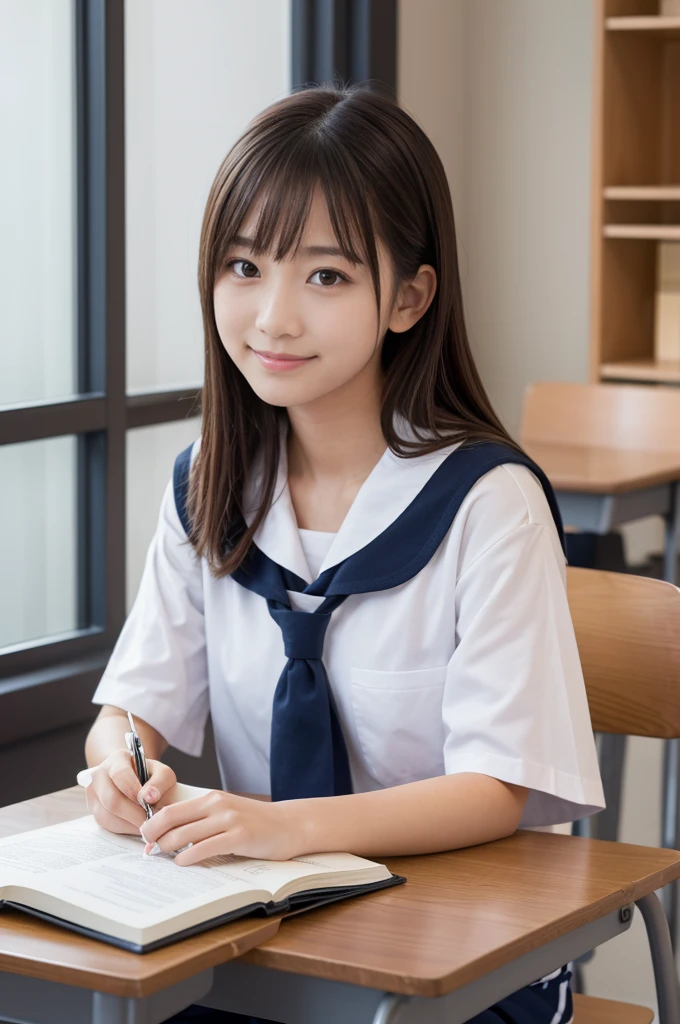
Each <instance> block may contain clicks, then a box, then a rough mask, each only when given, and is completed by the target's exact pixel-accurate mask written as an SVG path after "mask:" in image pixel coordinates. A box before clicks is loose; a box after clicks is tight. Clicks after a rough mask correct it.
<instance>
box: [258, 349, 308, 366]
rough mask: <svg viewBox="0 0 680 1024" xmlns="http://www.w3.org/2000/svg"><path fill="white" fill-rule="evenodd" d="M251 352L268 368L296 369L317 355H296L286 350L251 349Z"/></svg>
mask: <svg viewBox="0 0 680 1024" xmlns="http://www.w3.org/2000/svg"><path fill="white" fill-rule="evenodd" d="M251 352H252V353H253V355H255V357H256V358H257V359H258V360H259V362H260V363H261V364H262V365H263V366H264V367H265V369H267V370H295V369H297V368H298V367H300V366H304V365H305V364H306V363H310V362H311V361H312V360H313V359H316V356H295V355H291V354H290V353H284V352H264V351H260V350H258V349H255V348H253V349H251Z"/></svg>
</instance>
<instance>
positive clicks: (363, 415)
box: [288, 382, 387, 486]
mask: <svg viewBox="0 0 680 1024" xmlns="http://www.w3.org/2000/svg"><path fill="white" fill-rule="evenodd" d="M353 390H354V391H355V393H354V394H353V395H352V396H351V401H349V400H348V396H344V395H342V394H341V393H340V392H341V389H339V390H338V391H336V392H333V393H332V394H331V395H326V396H324V398H323V400H319V401H318V402H310V403H308V404H307V405H304V406H296V407H294V408H289V409H288V417H289V419H290V426H291V429H290V431H289V434H288V474H289V476H293V477H297V478H298V479H300V478H305V479H307V480H310V481H317V482H318V481H322V480H331V479H332V480H333V481H334V482H335V484H336V486H337V485H339V486H342V485H343V484H349V483H352V482H356V481H359V482H363V481H364V480H365V479H366V477H367V476H368V474H369V473H370V472H371V470H372V469H373V467H374V466H375V465H376V463H377V462H378V461H379V459H380V458H381V457H382V455H383V453H384V451H385V448H386V446H387V445H386V441H385V438H384V437H383V433H382V429H381V427H380V388H379V382H377V383H376V384H375V385H373V386H368V387H365V388H364V389H363V394H357V393H356V389H353Z"/></svg>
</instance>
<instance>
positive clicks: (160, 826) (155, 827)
mask: <svg viewBox="0 0 680 1024" xmlns="http://www.w3.org/2000/svg"><path fill="white" fill-rule="evenodd" d="M207 815H208V809H207V807H206V804H205V797H202V796H197V797H194V799H193V800H182V801H181V802H180V803H177V804H168V805H167V807H163V809H162V810H160V811H156V813H155V814H154V815H153V817H151V818H149V820H148V821H146V822H141V824H143V825H144V831H143V832H142V835H143V836H144V838H145V839H146V841H147V842H148V843H156V842H158V841H159V840H160V838H161V836H164V835H165V833H166V832H169V831H170V830H171V829H174V828H179V827H180V826H181V825H189V824H190V823H191V822H194V821H200V820H201V819H202V818H205V817H207ZM174 849H176V847H174Z"/></svg>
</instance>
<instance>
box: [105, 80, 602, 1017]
mask: <svg viewBox="0 0 680 1024" xmlns="http://www.w3.org/2000/svg"><path fill="white" fill-rule="evenodd" d="M199 287H200V295H201V304H202V312H203V321H204V330H205V360H206V363H205V387H204V390H203V421H202V431H201V437H200V441H197V442H196V443H195V444H194V445H193V446H191V448H190V449H187V451H186V452H184V453H182V455H181V456H180V457H178V460H177V462H176V465H175V472H174V474H173V481H170V482H169V483H168V487H167V489H166V492H165V496H164V498H163V502H162V506H161V511H160V517H159V522H158V528H157V531H156V534H155V536H154V538H153V541H152V543H151V546H150V548H149V553H148V556H147V560H146V565H145V568H144V574H143V577H142V582H141V585H140V588H139V593H138V595H137V598H136V601H135V604H134V606H133V608H132V610H131V612H130V615H129V617H128V619H127V621H126V623H125V626H124V628H123V630H122V632H121V634H120V637H119V640H118V643H117V644H116V647H115V650H114V652H113V654H112V656H111V659H110V662H109V664H108V666H107V669H106V672H105V673H104V676H103V678H102V680H101V682H100V684H99V687H98V688H97V691H96V694H95V697H94V700H95V702H97V703H100V704H103V705H105V706H104V707H103V708H102V710H101V712H100V715H99V717H98V719H97V721H96V722H95V724H94V725H93V727H92V730H91V732H90V735H89V737H88V740H87V746H86V754H87V760H88V764H89V765H91V766H98V767H96V768H95V771H94V772H93V784H92V785H91V786H90V787H89V789H88V803H89V806H90V810H91V811H92V812H93V814H94V815H95V817H96V819H97V821H98V822H99V823H100V824H101V825H103V826H104V827H106V828H108V829H111V830H113V831H117V832H135V831H136V830H137V829H139V828H140V826H142V825H143V826H144V832H143V834H144V837H145V838H146V839H147V841H148V842H149V843H151V844H152V845H151V846H147V851H151V850H156V851H157V850H158V849H160V850H161V851H164V852H171V851H174V850H177V849H179V848H180V847H186V846H187V844H189V843H191V844H192V845H191V846H190V847H188V848H187V849H185V850H184V852H182V853H180V854H178V855H177V856H176V858H175V860H176V863H177V864H179V865H185V864H193V863H196V862H197V861H200V860H202V859H203V858H205V857H210V856H213V855H215V854H227V853H235V854H241V855H245V856H251V857H264V858H272V859H285V858H289V857H295V856H301V855H304V854H308V853H313V852H320V851H333V850H344V851H349V852H353V853H356V854H360V855H365V856H368V857H383V856H389V855H399V854H419V853H428V852H434V851H440V850H451V849H455V848H456V847H461V846H466V845H470V844H474V843H484V842H488V841H490V840H494V839H498V838H500V837H502V836H508V835H510V834H511V833H512V832H514V831H515V829H516V828H517V827H518V826H523V827H532V826H534V827H535V826H539V827H540V826H551V825H553V824H555V823H559V822H568V821H571V820H572V819H574V818H578V817H583V816H584V815H588V814H592V813H593V812H595V811H598V810H600V809H601V808H602V807H603V806H604V800H603V795H602V787H601V783H600V776H599V772H598V766H597V760H596V756H595V748H594V742H593V735H592V731H591V726H590V719H589V715H588V707H587V703H586V697H585V690H584V685H583V677H582V674H581V669H580V664H579V658H578V652H577V648H576V643H575V638H574V632H573V627H572V624H571V620H570V616H569V608H568V604H567V598H566V592H565V559H564V555H563V551H562V546H561V539H562V537H561V524H560V521H559V513H558V512H557V508H556V505H555V502H554V495H553V493H552V490H551V488H550V485H549V483H548V481H547V480H546V479H545V477H544V475H543V474H542V473H541V470H540V469H539V468H538V467H537V466H535V464H533V463H531V462H530V460H529V459H528V458H527V457H526V456H524V455H523V453H522V452H521V450H520V449H519V447H518V446H517V445H516V444H515V443H514V442H513V441H512V439H511V438H510V437H509V435H508V434H507V433H506V432H505V430H504V429H503V427H502V425H501V424H500V422H499V420H498V418H497V417H496V415H495V413H494V411H493V409H492V408H491V406H490V404H489V400H488V398H487V396H486V393H485V391H484V388H483V386H482V384H481V381H480V379H479V375H478V373H477V370H476V368H475V365H474V362H473V359H472V356H471V353H470V349H469V346H468V341H467V337H466V330H465V323H464V318H463V303H462V297H461V287H460V280H459V273H458V261H457V255H456V244H455V234H454V222H453V211H452V208H451V199H450V193H449V188H448V184H447V180H446V175H445V172H444V169H443V167H442V164H441V161H440V159H439V157H438V156H437V153H436V152H435V149H434V147H433V146H432V144H431V142H430V141H429V140H428V138H427V137H426V136H425V134H424V133H423V132H422V130H421V129H420V128H419V127H418V125H417V124H416V123H415V122H414V121H413V120H412V119H411V118H410V117H409V116H408V115H407V114H406V113H405V112H404V111H403V110H401V109H400V108H399V107H398V106H397V105H396V104H395V103H394V102H393V101H392V100H391V99H389V98H388V97H386V96H384V95H381V94H379V93H376V92H373V91H369V90H367V89H365V88H361V87H358V86H352V87H349V88H339V87H337V88H336V87H327V86H324V87H318V88H311V89H305V90H303V91H300V92H296V93H294V94H293V95H290V96H288V97H286V98H285V99H283V100H281V101H280V102H277V103H275V104H273V105H272V106H270V107H269V108H267V109H266V110H265V111H264V112H263V113H262V114H260V115H259V116H258V117H257V118H255V120H254V121H253V122H251V124H250V125H249V126H248V128H247V130H246V131H245V133H244V134H243V136H242V137H241V138H240V139H239V140H238V142H237V143H236V144H235V145H234V147H233V148H232V149H231V151H230V152H229V154H228V155H227V157H226V159H225V160H224V162H223V164H222V166H221V167H220V169H219V171H218V173H217V177H216V178H215V181H214V183H213V186H212V189H211V191H210V195H209V198H208V202H207V206H206V210H205V215H204V219H203V227H202V232H201V241H200V256H199ZM121 709H124V710H130V711H132V712H133V714H134V715H135V718H136V719H137V721H138V723H139V731H140V734H141V736H142V740H143V742H144V744H145V747H146V750H147V753H148V754H149V755H150V756H151V757H152V758H153V759H154V760H152V767H153V775H152V776H151V778H150V780H149V782H148V784H147V785H146V786H145V787H144V791H143V793H141V796H142V797H143V798H144V799H146V800H148V801H150V802H151V803H156V805H157V807H158V808H160V809H158V810H157V813H155V814H154V816H153V818H152V819H151V820H150V821H148V822H146V821H145V816H144V813H143V811H142V809H141V807H140V806H139V803H138V802H137V799H138V797H139V796H140V791H139V790H140V787H139V784H138V783H137V781H136V778H135V775H134V773H133V771H132V768H131V764H130V757H129V754H128V753H127V751H126V749H125V743H124V733H125V731H126V729H127V724H126V718H125V716H124V714H123V713H122V710H121ZM208 712H210V714H211V716H212V723H213V728H214V732H215V739H216V746H217V752H218V758H219V764H220V770H221V774H222V779H223V785H224V792H212V793H210V794H209V795H208V796H205V797H200V798H197V799H195V800H191V801H187V802H185V803H182V804H176V805H174V806H170V805H169V806H167V807H165V808H163V800H162V797H163V793H164V792H165V791H166V790H167V789H168V788H169V786H171V785H172V784H173V783H174V781H175V778H174V775H173V773H172V771H171V770H170V769H169V768H167V767H166V766H164V765H162V764H161V763H160V761H159V759H160V757H161V756H162V754H163V751H164V750H165V748H166V746H167V745H168V744H172V745H173V746H175V747H178V748H179V749H180V750H183V751H186V752H187V753H189V754H195V755H198V754H200V752H201V747H202V742H203V731H204V727H205V723H206V719H207V715H208ZM239 793H261V794H262V793H264V794H271V796H272V801H271V802H263V801H259V800H253V799H249V798H248V797H244V796H240V795H237V794H239ZM153 844H157V845H153ZM451 926H452V928H453V927H455V922H452V923H451ZM284 927H285V926H284ZM569 978H570V971H569V969H568V966H567V967H564V968H563V969H561V970H558V971H556V972H554V973H553V975H551V976H548V977H546V978H544V979H538V981H537V982H536V983H534V984H533V985H530V986H527V987H525V988H523V989H521V990H519V991H518V992H517V993H515V995H513V996H511V997H509V998H508V999H504V1000H502V1002H501V1003H499V1004H496V1006H495V1007H492V1008H490V1009H489V1010H488V1011H485V1013H483V1014H481V1016H480V1017H479V1018H475V1021H476V1024H492V1022H498V1021H500V1020H502V1021H504V1022H506V1024H507V1022H508V1021H510V1022H516V1024H519V1022H521V1024H543V1022H546V1024H548V1022H552V1024H558V1022H564V1024H566V1022H567V1021H568V1020H569V1019H570V1017H571V998H570V993H569ZM199 1017H200V1019H206V1020H211V1021H212V1020H216V1021H217V1020H219V1021H228V1020H229V1021H233V1020H235V1019H236V1018H234V1017H233V1016H231V1015H225V1014H215V1013H214V1012H213V1011H201V1010H199V1008H193V1009H192V1008H190V1009H189V1010H188V1011H186V1013H185V1014H183V1015H180V1016H179V1017H177V1018H175V1020H177V1021H179V1020H190V1019H191V1020H193V1019H199ZM238 1019H240V1020H243V1018H238Z"/></svg>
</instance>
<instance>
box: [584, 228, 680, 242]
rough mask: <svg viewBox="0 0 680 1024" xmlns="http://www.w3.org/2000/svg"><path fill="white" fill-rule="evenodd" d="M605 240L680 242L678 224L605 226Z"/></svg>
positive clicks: (603, 230) (603, 229)
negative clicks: (626, 239) (650, 239)
mask: <svg viewBox="0 0 680 1024" xmlns="http://www.w3.org/2000/svg"><path fill="white" fill-rule="evenodd" d="M602 232H603V234H604V237H605V238H632V239H636V238H637V239H645V238H652V239H656V240H657V241H659V242H680V225H678V224H605V225H604V227H603V228H602Z"/></svg>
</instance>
